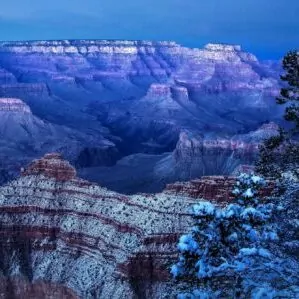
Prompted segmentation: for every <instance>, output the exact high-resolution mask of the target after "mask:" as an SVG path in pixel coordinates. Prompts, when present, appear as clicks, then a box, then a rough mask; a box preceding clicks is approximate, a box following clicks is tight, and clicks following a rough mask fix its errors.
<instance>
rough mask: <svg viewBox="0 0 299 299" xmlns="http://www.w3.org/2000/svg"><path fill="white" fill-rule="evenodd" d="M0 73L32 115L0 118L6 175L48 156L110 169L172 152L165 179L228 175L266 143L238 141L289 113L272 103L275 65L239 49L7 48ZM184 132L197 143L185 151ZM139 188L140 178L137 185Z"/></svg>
mask: <svg viewBox="0 0 299 299" xmlns="http://www.w3.org/2000/svg"><path fill="white" fill-rule="evenodd" d="M0 66H1V69H0V97H3V98H17V99H20V100H22V101H23V102H24V103H26V105H28V108H26V109H27V110H28V109H29V107H30V110H31V111H32V113H31V114H30V113H26V115H24V113H22V114H21V115H20V114H19V113H17V112H14V113H10V112H9V113H7V111H6V112H5V114H3V117H2V118H1V120H0V123H1V125H0V134H1V138H2V139H3V142H2V143H1V140H0V159H2V158H1V157H6V156H9V159H8V161H9V162H7V164H8V165H7V167H8V168H7V169H10V168H12V164H13V163H14V162H13V161H16V160H18V161H19V162H20V163H23V164H26V163H28V161H31V160H32V159H34V158H36V157H38V156H40V155H42V154H44V153H46V152H52V151H58V152H61V153H63V154H65V155H66V156H67V157H68V159H70V160H71V161H72V162H75V164H76V165H77V166H79V167H83V168H84V171H87V168H94V167H101V166H109V167H113V166H114V165H115V164H116V163H117V161H118V160H119V159H122V158H124V157H125V156H128V155H131V154H139V153H142V154H149V155H151V154H155V155H156V154H164V153H169V152H172V151H174V150H175V153H174V155H173V156H172V161H171V163H168V164H167V163H164V162H163V161H162V162H163V163H162V162H161V163H162V164H163V165H166V164H167V167H166V169H169V171H170V172H172V173H174V175H172V174H170V175H169V174H168V173H165V171H164V172H163V181H164V179H165V180H166V182H171V181H175V180H177V179H190V178H194V177H199V176H202V175H210V174H229V173H231V172H232V171H233V169H235V167H237V166H238V165H239V164H251V163H252V161H253V160H254V159H255V154H254V153H253V152H254V151H255V148H256V145H257V143H258V142H257V139H258V138H260V137H259V136H258V135H256V136H252V138H251V139H250V138H249V139H246V138H244V139H242V138H239V137H238V138H235V136H236V135H240V132H242V134H243V135H246V134H248V133H249V132H250V131H253V130H256V128H257V127H258V126H259V125H260V124H262V123H265V122H269V121H277V120H278V119H281V115H282V112H283V111H282V109H280V108H277V105H276V104H275V101H273V97H274V95H275V93H277V90H278V89H279V87H280V86H279V81H278V80H279V73H280V69H279V68H278V67H277V64H275V63H264V62H261V61H258V59H257V58H256V57H255V56H254V55H252V54H250V53H247V52H245V51H243V50H242V48H241V47H240V46H237V45H223V44H208V45H206V46H205V47H204V48H201V49H199V48H193V49H191V48H187V47H183V46H181V45H179V44H177V43H175V42H152V41H121V40H120V41H118V40H111V41H107V40H57V41H55V40H54V41H31V42H29V41H28V42H26V41H23V42H21V41H20V42H1V43H0ZM181 132H189V133H187V134H192V135H194V136H196V137H195V138H198V139H199V140H198V141H194V138H193V141H192V142H191V143H196V144H194V146H191V148H189V146H187V144H185V145H184V144H183V143H184V142H185V141H184V142H183V143H182V140H181V138H180V137H179V136H180V133H181ZM12 136H14V138H12ZM198 136H199V137H198ZM188 138H189V137H188ZM12 139H16V140H17V142H13V140H12ZM8 140H9V141H10V142H8ZM187 143H188V142H187ZM197 143H199V144H197ZM176 145H177V146H176ZM197 146H198V148H196V147H197ZM2 160H6V159H5V158H3V159H2ZM223 161H224V162H223ZM225 161H229V162H225ZM161 163H160V164H161ZM140 167H143V166H142V165H140ZM153 168H156V166H153ZM90 171H92V169H90ZM144 171H146V169H145V168H144ZM153 171H155V170H153ZM130 176H131V175H130V173H126V174H124V177H127V178H128V181H129V180H130ZM112 179H115V180H116V177H115V176H112V177H111V179H109V181H111V180H112ZM159 181H160V179H159ZM117 183H118V182H117V181H115V184H117ZM142 184H143V180H142V179H141V178H140V181H139V182H138V181H137V182H136V185H142ZM143 185H144V184H143ZM141 190H143V189H140V190H139V191H141ZM155 190H157V189H155ZM159 190H161V189H160V187H159Z"/></svg>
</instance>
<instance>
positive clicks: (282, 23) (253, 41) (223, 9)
mask: <svg viewBox="0 0 299 299" xmlns="http://www.w3.org/2000/svg"><path fill="white" fill-rule="evenodd" d="M0 7H1V8H0V40H32V39H33V40H40V39H77V38H86V39H150V40H175V41H177V42H178V43H180V44H183V45H186V46H190V47H201V46H203V45H204V44H205V43H208V42H221V43H233V44H241V45H242V46H243V48H244V49H246V50H247V51H250V52H253V53H254V54H256V55H257V56H259V57H260V58H265V59H267V58H269V59H271V58H280V57H281V56H282V55H283V54H284V53H285V52H286V51H288V50H289V49H295V48H296V49H298V48H299V17H298V16H299V1H298V0H242V1H240V0H239V1H237V0H207V1H204V0H126V1H120V0H51V1H50V0H48V1H43V0H1V5H0Z"/></svg>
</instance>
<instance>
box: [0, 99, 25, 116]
mask: <svg viewBox="0 0 299 299" xmlns="http://www.w3.org/2000/svg"><path fill="white" fill-rule="evenodd" d="M0 112H20V113H22V112H23V113H31V110H30V108H29V106H28V105H26V104H25V103H24V102H23V101H22V100H20V99H15V98H0Z"/></svg>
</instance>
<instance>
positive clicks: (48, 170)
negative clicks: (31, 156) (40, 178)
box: [21, 153, 76, 181]
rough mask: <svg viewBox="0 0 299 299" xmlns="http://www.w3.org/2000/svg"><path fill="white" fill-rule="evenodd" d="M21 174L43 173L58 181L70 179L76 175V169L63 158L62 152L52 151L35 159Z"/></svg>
mask: <svg viewBox="0 0 299 299" xmlns="http://www.w3.org/2000/svg"><path fill="white" fill-rule="evenodd" d="M21 174H22V176H28V175H39V174H42V175H44V176H46V177H49V178H54V179H56V180H57V181H69V180H72V179H74V178H75V177H76V170H75V168H74V167H72V166H71V165H70V163H69V162H67V161H65V160H63V159H62V156H61V154H59V153H51V154H46V155H45V156H44V157H43V158H42V159H38V160H35V161H33V162H32V163H31V164H30V165H29V166H28V167H27V168H26V169H25V170H23V171H22V172H21Z"/></svg>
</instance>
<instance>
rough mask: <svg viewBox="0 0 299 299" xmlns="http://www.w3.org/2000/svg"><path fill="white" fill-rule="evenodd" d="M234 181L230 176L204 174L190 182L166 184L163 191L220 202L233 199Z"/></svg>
mask: <svg viewBox="0 0 299 299" xmlns="http://www.w3.org/2000/svg"><path fill="white" fill-rule="evenodd" d="M235 182H236V179H235V177H232V176H227V177H225V176H204V177H202V178H201V179H197V180H192V181H190V182H177V183H174V184H168V185H167V186H166V188H165V192H167V193H170V194H177V195H182V196H190V197H193V198H205V199H207V200H212V201H216V202H218V203H220V204H223V203H226V202H229V201H231V200H232V199H233V194H232V190H233V186H234V184H235Z"/></svg>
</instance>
